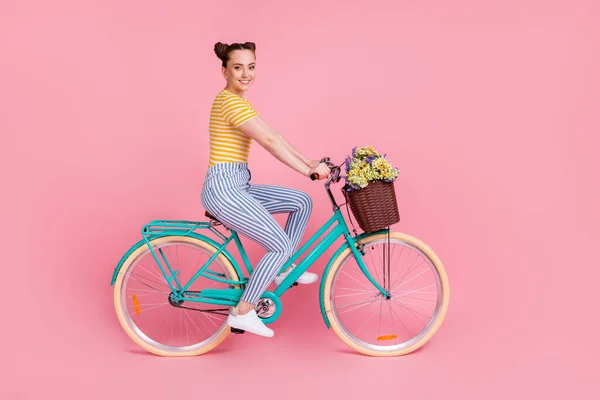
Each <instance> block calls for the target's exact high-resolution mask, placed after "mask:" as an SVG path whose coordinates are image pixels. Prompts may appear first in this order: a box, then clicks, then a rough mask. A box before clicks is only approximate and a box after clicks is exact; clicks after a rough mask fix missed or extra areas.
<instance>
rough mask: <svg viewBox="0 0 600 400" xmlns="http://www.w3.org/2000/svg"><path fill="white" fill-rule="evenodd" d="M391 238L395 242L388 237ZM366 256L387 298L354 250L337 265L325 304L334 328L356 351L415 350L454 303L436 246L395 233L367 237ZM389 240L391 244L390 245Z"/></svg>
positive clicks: (330, 276)
mask: <svg viewBox="0 0 600 400" xmlns="http://www.w3.org/2000/svg"><path fill="white" fill-rule="evenodd" d="M388 240H389V242H388ZM362 242H363V244H364V245H365V247H364V250H365V255H364V256H363V257H362V259H363V262H364V263H365V265H366V267H367V269H368V270H369V273H370V274H371V275H372V277H373V279H375V280H376V281H377V283H378V284H379V285H380V286H382V287H384V288H389V289H390V293H391V298H390V299H387V298H385V297H384V296H382V295H381V294H380V293H379V291H378V290H377V289H376V288H375V287H374V286H373V284H372V283H371V282H369V281H368V279H367V277H366V276H365V274H364V273H363V272H362V271H361V270H360V267H359V266H358V263H357V261H356V259H355V258H354V256H353V254H352V252H351V251H350V249H348V250H346V251H345V252H343V253H342V254H341V255H340V256H339V257H338V258H337V259H336V260H334V263H333V264H332V267H331V269H330V271H329V274H328V276H327V278H326V279H327V281H326V285H325V293H324V303H325V308H326V312H327V315H328V316H329V320H330V323H331V326H332V328H333V330H334V332H335V333H336V334H337V335H338V337H340V339H342V341H344V342H345V343H346V344H347V345H349V346H350V347H352V348H354V349H355V350H357V351H359V352H361V353H363V354H367V355H373V356H397V355H404V354H408V353H411V352H413V351H415V350H416V349H417V348H419V347H421V346H422V345H424V344H425V343H426V342H427V341H428V340H429V339H430V338H431V337H432V336H433V334H434V333H435V332H436V331H437V330H438V329H439V326H440V325H441V323H442V321H443V319H444V318H445V314H446V311H447V306H448V302H449V285H448V278H447V276H446V272H445V270H444V268H443V266H442V264H441V262H440V260H439V259H438V257H437V256H436V255H435V254H434V253H433V251H432V250H431V249H430V248H429V247H428V246H427V245H425V244H424V243H423V242H421V241H419V240H418V239H416V238H413V237H411V236H408V235H405V234H402V233H398V232H393V233H390V237H389V239H388V236H387V235H386V234H380V235H374V236H371V237H368V238H366V239H364V240H363V241H362ZM388 243H389V246H388Z"/></svg>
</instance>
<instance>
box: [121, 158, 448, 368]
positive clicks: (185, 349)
mask: <svg viewBox="0 0 600 400" xmlns="http://www.w3.org/2000/svg"><path fill="white" fill-rule="evenodd" d="M325 161H326V162H327V163H328V165H329V166H330V168H331V175H330V176H329V178H328V179H327V181H326V183H325V190H326V192H327V194H328V196H329V199H330V201H331V204H332V206H333V215H332V216H331V218H329V220H328V221H326V222H325V223H324V224H323V226H322V227H321V228H320V229H319V230H318V231H317V232H316V233H315V234H314V235H313V236H312V237H310V238H309V239H308V240H307V241H306V243H305V244H304V245H303V246H302V247H301V248H299V249H298V250H297V251H296V253H295V254H294V255H293V256H292V257H291V258H290V259H289V260H288V261H287V262H286V264H285V265H283V267H282V271H284V270H287V269H288V267H290V266H291V265H292V263H294V264H295V265H296V267H295V268H293V270H292V272H290V274H289V275H288V276H287V277H286V278H285V280H284V281H283V282H282V283H281V284H280V285H279V286H277V287H276V288H275V289H274V291H266V292H265V293H264V294H263V295H262V297H261V299H260V300H259V301H258V303H257V304H256V311H257V313H258V315H259V316H260V318H262V319H263V322H264V323H265V324H270V323H273V322H274V321H276V320H277V319H278V318H279V316H280V315H281V312H282V301H281V297H282V296H283V294H284V293H286V292H287V291H288V290H289V289H290V288H292V287H294V286H295V285H297V283H295V281H296V279H297V278H298V277H299V276H300V275H301V274H302V273H303V272H304V271H306V270H307V269H308V268H309V267H310V266H311V265H313V264H314V262H315V261H316V260H318V259H319V257H321V256H322V255H323V254H324V253H325V252H326V251H327V250H328V249H329V248H331V247H332V246H333V245H334V243H335V242H336V241H337V240H338V239H341V244H340V245H339V247H338V248H337V250H336V251H335V253H334V254H333V256H331V258H330V260H329V261H328V263H327V265H326V267H325V269H324V271H323V276H322V278H321V282H320V291H319V300H320V310H321V314H322V317H323V320H324V323H325V326H326V327H327V328H331V329H333V331H334V332H335V334H336V335H337V336H338V337H339V338H340V339H341V340H342V341H343V342H344V343H346V344H347V345H348V346H350V347H351V348H352V349H354V350H356V351H357V352H359V353H362V354H366V355H371V356H400V355H405V354H408V353H411V352H413V351H415V350H416V349H418V348H419V347H421V346H423V345H424V344H425V343H426V342H427V341H429V340H430V339H431V337H432V336H433V335H434V334H435V333H436V332H437V330H438V329H439V327H440V325H441V324H442V321H443V320H444V318H445V315H446V311H447V308H448V302H449V285H448V278H447V275H446V272H445V270H444V267H443V265H442V263H441V262H440V260H439V258H438V257H437V256H436V255H435V253H434V252H433V251H432V250H431V248H429V246H427V245H426V244H425V243H423V242H422V241H420V240H418V239H417V238H415V237H412V236H410V235H407V234H404V233H401V232H391V231H390V229H389V227H387V228H385V229H381V230H379V231H376V232H370V233H362V234H358V233H357V232H356V229H353V234H352V233H351V232H350V230H349V228H348V225H347V224H346V221H345V219H344V216H343V214H342V212H341V210H340V207H339V205H338V204H337V203H336V200H335V198H334V196H333V195H332V193H331V189H330V185H331V184H332V183H338V182H339V180H340V167H339V166H335V165H333V164H331V163H330V162H329V160H328V159H325ZM342 205H343V204H342ZM206 216H207V217H208V221H204V222H195V221H182V220H154V221H151V222H150V223H148V224H146V225H144V226H143V228H142V239H141V240H140V241H139V242H138V243H136V244H135V245H133V246H132V247H131V248H130V249H129V250H128V251H127V252H126V253H125V254H124V255H123V257H122V258H121V260H120V261H119V263H118V265H117V266H116V268H115V271H114V273H113V276H112V280H111V285H113V286H114V304H115V309H116V313H117V317H118V320H119V322H120V324H121V326H122V327H123V329H124V330H125V332H126V333H127V335H128V336H129V337H130V338H131V339H132V340H133V341H134V342H135V343H137V344H138V345H139V346H141V347H142V348H144V349H145V350H147V351H149V352H150V353H153V354H156V355H161V356H196V355H200V354H203V353H206V352H209V351H210V350H212V349H214V348H215V347H216V346H218V345H219V344H220V343H222V342H223V341H224V340H225V339H226V338H227V336H228V335H229V334H230V333H232V332H233V333H238V334H240V333H243V331H238V330H235V329H232V328H230V327H229V326H228V325H227V323H226V318H227V314H228V313H229V310H230V309H231V307H233V306H235V305H236V304H237V303H238V301H239V299H240V298H241V295H242V292H243V291H244V288H245V285H246V283H247V282H248V278H247V277H246V276H245V275H244V274H243V272H242V269H241V267H240V263H238V262H237V260H236V259H235V258H234V257H233V255H232V253H231V252H230V251H229V249H228V246H230V245H231V244H232V243H233V244H235V247H236V248H237V250H238V252H239V255H240V257H241V260H242V263H243V265H244V266H245V268H246V272H247V276H248V277H249V276H250V275H251V274H252V271H253V267H252V265H251V262H250V260H249V259H248V256H247V254H246V251H245V249H244V246H243V245H242V243H241V241H240V237H239V236H238V234H237V232H235V231H234V230H231V229H228V228H225V227H223V225H222V224H221V223H220V222H219V221H218V219H216V218H215V217H214V216H212V215H210V214H209V213H208V212H207V213H206ZM219 227H221V228H222V229H221V230H225V231H226V232H225V233H223V232H221V230H220V228H219ZM209 235H210V236H214V237H210V236H209ZM313 246H314V247H313ZM311 247H312V248H311ZM309 249H310V250H309ZM305 253H307V254H306V255H305V256H304V257H303V258H302V260H301V261H299V262H297V261H298V260H299V259H300V257H301V256H302V255H304V254H305Z"/></svg>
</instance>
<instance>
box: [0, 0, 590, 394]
mask: <svg viewBox="0 0 600 400" xmlns="http://www.w3.org/2000/svg"><path fill="white" fill-rule="evenodd" d="M357 3H358V2H347V1H343V2H342V1H303V2H301V3H293V4H285V3H283V2H281V1H251V2H237V1H228V2H215V1H213V2H200V1H191V0H189V1H169V2H167V1H126V2H124V1H86V2H82V1H75V0H73V1H65V0H57V1H53V2H31V1H19V2H17V1H14V2H3V3H2V6H0V54H1V58H0V124H1V125H0V131H1V132H2V139H1V143H0V144H1V147H0V148H2V150H3V155H2V157H1V158H0V162H1V163H2V170H3V174H2V176H3V181H4V182H3V183H4V185H5V190H4V191H3V193H4V195H3V196H2V207H1V208H0V210H1V212H2V214H3V218H2V222H3V230H2V231H3V232H2V235H3V239H4V240H3V241H2V242H3V248H4V250H5V252H4V257H3V259H4V279H5V284H4V287H5V290H4V292H3V298H4V301H3V305H2V314H3V324H2V326H3V329H2V330H1V331H0V332H1V333H0V339H1V341H2V343H3V350H2V357H1V361H0V362H1V363H2V367H3V371H4V372H3V374H2V378H1V379H0V397H2V398H3V399H29V398H31V399H33V398H50V397H52V398H54V397H55V396H56V397H57V398H58V396H60V398H67V399H71V398H86V399H92V398H94V399H96V398H97V399H107V398H118V399H125V398H142V396H143V397H148V398H164V396H166V395H168V394H175V395H178V394H184V393H185V394H187V395H188V396H189V395H192V396H195V397H203V396H206V395H209V394H220V395H221V396H223V395H227V394H230V395H238V394H239V395H242V394H241V391H242V390H245V391H247V392H245V394H243V395H244V396H245V397H246V398H265V396H267V398H271V395H273V394H275V393H279V394H280V395H283V396H284V398H289V397H290V396H292V395H299V396H302V397H304V396H307V397H308V396H310V397H311V398H315V399H320V398H331V399H337V398H357V399H358V398H370V396H372V395H392V396H393V398H398V397H402V398H434V396H436V397H440V396H445V397H447V396H450V397H451V398H455V397H456V398H458V397H460V398H463V399H465V398H469V399H470V398H473V399H504V398H565V396H567V395H569V396H573V397H575V398H597V397H596V395H597V392H598V386H597V371H598V364H597V360H598V359H599V355H600V353H599V351H598V350H599V349H598V344H597V338H598V321H597V316H598V311H597V307H596V304H597V295H596V293H597V290H598V278H599V277H600V276H599V273H598V260H597V254H596V253H595V251H594V246H595V245H597V244H598V240H599V239H600V235H599V233H598V224H599V222H600V216H599V212H598V209H597V207H598V202H599V200H600V190H599V185H598V183H599V179H598V171H600V163H599V162H598V160H597V159H596V158H595V157H594V156H595V154H594V153H596V152H597V151H598V149H600V141H599V139H598V132H599V129H600V116H599V114H598V110H597V109H598V101H599V100H600V99H599V95H598V93H599V90H600V81H599V78H598V71H599V70H600V58H599V56H598V54H599V51H600V45H599V43H600V28H599V27H598V21H599V20H600V6H599V5H598V2H596V1H592V0H589V1H566V0H564V1H534V0H520V1H516V0H508V1H475V0H471V1H469V0H457V1H453V2H445V1H439V0H438V1H394V2H392V1H389V0H370V1H365V2H361V3H362V5H360V4H357ZM217 41H224V42H234V41H254V42H256V44H257V46H258V48H257V62H258V70H257V71H258V79H257V81H256V83H255V86H254V87H253V88H252V89H251V91H250V92H249V93H248V98H249V99H250V100H251V101H252V102H253V104H254V105H255V107H256V108H257V109H258V110H259V112H260V113H261V114H262V116H263V117H264V118H265V119H266V120H267V121H268V122H269V123H270V124H271V125H272V126H273V127H275V128H276V129H279V130H280V131H281V132H283V133H284V134H286V135H287V136H288V138H289V139H290V141H292V143H295V144H296V145H297V146H298V147H299V148H300V149H301V150H302V151H305V152H306V153H307V154H308V155H309V156H310V157H314V158H317V157H321V156H323V155H329V156H331V157H333V159H334V160H336V161H338V162H342V160H343V157H345V156H346V154H348V153H349V152H350V149H351V148H352V147H353V146H355V145H365V144H373V145H374V146H375V147H376V148H378V149H380V150H381V151H383V152H387V153H388V157H389V159H390V160H391V161H392V162H393V163H394V164H395V165H397V166H398V167H399V169H400V179H399V181H398V184H397V190H398V196H399V201H400V211H401V214H402V221H401V223H399V224H398V225H397V226H396V227H395V228H396V229H397V230H401V231H404V232H407V233H410V234H412V235H415V236H417V237H418V238H420V239H422V240H424V241H425V242H427V243H428V244H430V245H431V246H432V247H433V249H434V250H435V251H436V252H437V254H438V255H439V256H440V257H441V259H442V260H443V261H444V263H445V266H446V268H447V271H448V274H449V277H450V282H451V288H452V296H451V303H450V308H449V312H448V316H447V319H446V321H445V322H444V324H443V326H442V328H441V329H440V331H439V332H438V334H437V335H436V336H435V337H434V338H433V339H432V340H431V341H430V342H429V344H427V345H426V346H425V347H424V348H422V349H421V351H419V352H417V353H414V354H412V355H410V356H406V357H401V358H395V359H374V358H367V357H363V356H359V355H356V354H355V353H352V352H350V351H348V350H347V349H346V347H345V345H344V344H343V343H342V342H341V341H339V339H337V337H336V336H335V335H334V334H333V332H331V331H328V330H326V329H325V325H324V324H323V322H322V319H321V317H320V315H319V309H318V297H317V294H318V287H317V285H313V286H311V287H302V288H296V289H294V290H292V291H291V292H290V293H289V294H288V295H286V296H285V297H284V299H283V301H284V307H285V311H284V314H283V316H282V317H281V319H280V320H279V321H278V322H276V323H275V324H274V325H273V328H274V329H275V331H276V336H275V338H273V339H272V340H269V339H264V338H260V337H257V336H251V335H244V336H231V337H230V338H229V339H228V340H227V341H226V342H225V343H224V344H223V345H221V346H220V347H219V348H218V350H216V351H214V352H213V353H210V354H207V355H205V356H202V357H197V358H193V359H165V358H159V357H154V356H150V355H148V354H147V353H144V352H143V351H141V349H139V348H137V347H136V346H135V344H133V342H131V341H130V340H129V339H128V338H127V337H126V335H125V334H124V332H123V331H122V329H121V327H120V326H119V325H118V321H117V319H116V316H115V313H114V308H113V303H112V287H111V286H110V285H109V282H110V278H111V274H112V272H113V268H114V266H115V264H116V263H117V262H118V260H119V258H120V256H121V255H122V254H123V253H124V252H125V251H126V250H127V249H128V248H129V246H131V245H132V244H133V243H134V242H135V241H137V240H138V239H139V238H140V233H139V232H140V228H141V226H142V224H143V223H145V222H148V221H150V220H151V219H154V218H185V219H193V220H198V219H203V213H204V210H203V209H202V207H201V205H200V200H199V192H200V186H201V182H202V178H203V176H204V173H205V171H206V164H207V156H208V153H207V143H208V142H207V125H208V112H209V107H210V104H211V102H212V100H213V97H214V95H215V94H216V92H217V91H218V90H219V89H221V88H222V87H223V85H224V82H223V80H222V77H221V75H220V71H219V68H220V65H219V60H218V59H217V58H216V56H215V55H214V53H213V50H212V49H213V44H214V43H215V42H217ZM250 162H251V165H252V169H253V177H254V179H255V181H256V182H265V183H266V182H271V183H279V184H287V185H290V186H293V187H297V188H301V189H303V190H306V191H307V192H308V193H310V194H311V196H312V197H313V199H314V201H315V211H314V215H313V219H312V220H311V222H310V225H309V232H308V233H309V234H311V233H313V232H315V231H316V229H317V228H318V226H319V225H320V224H321V223H322V222H323V221H324V220H325V218H327V217H328V215H329V213H330V209H329V204H328V202H327V198H326V196H325V193H324V191H323V189H322V185H321V184H316V183H313V182H311V181H309V180H307V179H302V178H301V177H300V176H299V175H297V174H296V173H294V172H293V171H292V170H290V169H288V168H286V167H284V166H281V165H280V164H279V163H278V162H277V161H276V160H275V159H274V158H272V157H271V156H270V155H269V154H268V153H266V152H265V151H264V150H263V149H261V148H259V147H258V146H255V147H254V148H253V150H252V156H251V160H250ZM336 190H337V189H336ZM337 194H339V192H337ZM246 243H247V244H248V247H249V249H250V253H251V257H252V259H253V260H254V261H256V260H257V259H258V258H259V257H260V256H261V255H262V250H261V249H260V248H258V247H257V246H255V245H253V244H252V243H249V242H248V241H246ZM325 261H326V260H325V259H322V260H320V261H319V262H318V263H317V264H316V265H315V266H314V270H315V271H317V272H319V273H320V272H322V270H323V267H324V263H325ZM343 368H345V369H343ZM594 370H595V371H596V372H594ZM592 377H596V382H593V381H592ZM346 378H347V379H348V381H346V382H343V379H346ZM232 383H235V385H234V386H232ZM234 390H236V391H239V392H237V393H235V392H234ZM92 391H93V393H92ZM594 391H595V392H596V394H594ZM260 393H263V394H262V395H260ZM368 396H369V397H368Z"/></svg>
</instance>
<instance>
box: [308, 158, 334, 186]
mask: <svg viewBox="0 0 600 400" xmlns="http://www.w3.org/2000/svg"><path fill="white" fill-rule="evenodd" d="M321 163H323V164H325V165H327V166H328V167H329V169H330V170H331V172H332V173H331V175H330V176H329V180H328V181H327V183H330V182H332V181H336V182H337V181H339V176H340V167H338V166H336V165H335V164H333V163H332V162H331V161H330V160H329V157H325V158H323V159H321ZM334 174H335V179H331V177H332V176H333V175H334ZM317 178H319V175H318V174H317V173H316V172H313V173H312V174H310V179H311V180H313V181H314V180H316V179H317Z"/></svg>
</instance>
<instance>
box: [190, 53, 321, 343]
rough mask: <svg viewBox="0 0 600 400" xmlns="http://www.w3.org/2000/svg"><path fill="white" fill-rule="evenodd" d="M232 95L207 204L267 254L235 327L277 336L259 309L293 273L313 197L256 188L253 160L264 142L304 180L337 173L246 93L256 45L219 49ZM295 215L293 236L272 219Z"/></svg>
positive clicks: (310, 277) (226, 96)
mask: <svg viewBox="0 0 600 400" xmlns="http://www.w3.org/2000/svg"><path fill="white" fill-rule="evenodd" d="M214 51H215V53H216V55H217V57H219V59H220V60H221V62H222V63H221V68H222V73H223V77H224V78H225V80H226V81H227V84H226V86H225V88H223V89H222V90H221V91H219V93H218V94H217V96H216V98H215V100H214V102H213V105H212V108H211V111H210V123H209V135H210V155H209V165H208V171H207V173H206V177H205V180H204V184H203V186H202V195H201V199H202V205H203V206H204V208H205V209H206V211H208V212H209V213H210V214H211V215H212V217H214V218H216V219H218V220H219V221H220V222H221V223H222V224H223V225H225V226H227V227H229V228H231V229H234V230H236V231H237V232H239V233H241V234H242V235H244V236H246V237H248V238H250V239H251V240H253V241H255V242H257V243H258V244H260V245H261V246H262V247H264V248H265V249H266V250H267V254H265V256H264V257H263V258H262V259H261V260H260V261H259V263H258V264H257V266H256V268H255V269H254V272H253V273H252V275H251V276H250V279H249V281H248V284H247V286H246V289H245V290H244V293H243V295H242V298H241V300H240V302H239V304H238V305H237V306H236V307H235V308H233V309H232V310H231V313H230V315H229V316H228V318H227V323H228V324H229V325H230V326H231V327H233V328H237V329H242V330H245V331H248V332H252V333H255V334H258V335H261V336H267V337H270V336H273V331H272V330H271V329H270V328H268V327H267V326H266V325H265V324H264V323H263V322H262V320H261V319H260V318H259V317H258V315H257V313H256V310H255V307H256V304H257V303H258V301H259V299H260V297H261V295H262V294H263V292H264V291H265V290H266V289H267V287H268V286H269V284H271V282H272V281H273V280H274V281H275V284H276V285H279V284H280V283H281V282H282V281H283V279H284V278H285V277H286V276H287V275H288V274H289V273H290V272H291V270H292V268H294V265H292V267H291V268H290V269H288V270H287V271H284V272H281V273H280V270H281V268H282V266H283V265H284V264H285V262H286V261H287V260H288V259H289V258H290V257H291V256H292V254H293V253H294V252H295V251H296V249H297V247H298V244H299V243H300V240H301V239H302V236H303V235H304V232H305V230H306V225H307V223H308V219H309V217H310V214H311V211H312V201H311V198H310V197H309V196H308V195H307V194H306V193H304V192H302V191H300V190H297V189H291V188H286V187H282V186H274V185H256V184H250V177H251V174H250V169H249V168H248V155H249V153H250V147H251V144H252V141H253V140H254V141H256V142H257V143H258V144H259V145H261V146H262V147H263V148H265V150H267V151H268V152H269V153H271V154H272V155H273V156H274V157H275V158H276V159H278V160H279V161H281V162H282V163H283V164H285V165H287V166H288V167H290V168H292V169H294V170H295V171H297V172H299V173H300V174H302V175H304V176H306V177H309V176H311V175H312V174H315V175H316V176H318V179H325V178H327V177H329V174H330V170H329V167H328V166H327V165H326V164H324V163H320V162H319V161H315V160H311V159H308V158H306V157H305V156H304V155H303V154H302V153H300V152H299V151H298V150H296V149H295V148H294V147H293V146H292V145H291V144H290V143H289V142H288V141H287V140H286V139H285V137H284V136H283V135H281V134H280V133H278V132H275V131H274V130H273V129H271V128H270V127H269V126H268V125H267V124H266V122H264V121H263V120H262V119H261V117H260V116H259V115H258V112H257V111H256V110H255V109H254V107H252V105H251V104H250V102H249V101H248V99H246V98H245V92H246V91H247V90H248V89H249V88H250V86H251V85H252V84H253V83H254V80H255V78H256V54H255V53H256V45H255V44H254V43H252V42H245V43H233V44H231V45H228V44H224V43H221V42H219V43H216V44H215V47H214ZM275 213H289V217H288V220H287V223H286V224H285V230H284V229H282V228H281V227H280V226H279V224H278V223H277V221H275V219H274V218H273V216H272V215H271V214H275ZM317 279H318V276H317V275H316V274H314V273H311V272H304V273H303V274H302V275H300V276H299V277H298V280H297V282H298V283H304V284H306V283H314V282H316V281H317Z"/></svg>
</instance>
